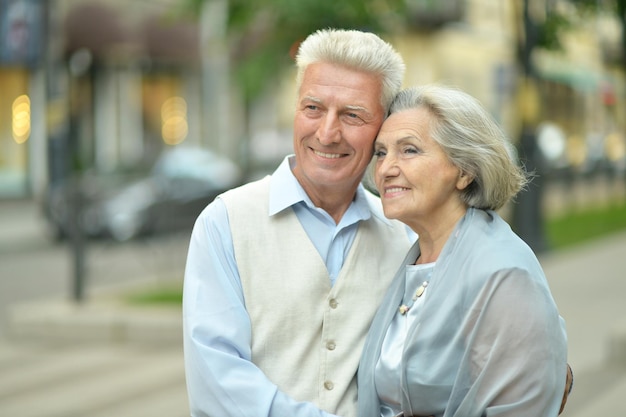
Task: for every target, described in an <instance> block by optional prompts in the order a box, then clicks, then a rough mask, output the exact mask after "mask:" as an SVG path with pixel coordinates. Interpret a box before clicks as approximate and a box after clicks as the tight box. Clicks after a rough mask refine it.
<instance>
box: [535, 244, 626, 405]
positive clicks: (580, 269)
mask: <svg viewBox="0 0 626 417" xmlns="http://www.w3.org/2000/svg"><path fill="white" fill-rule="evenodd" d="M540 260H541V263H542V265H543V267H544V270H545V272H546V276H547V277H548V280H549V282H550V288H551V290H552V293H553V295H554V298H555V300H556V302H557V305H558V307H559V311H560V313H561V315H562V316H563V317H564V318H565V321H566V324H567V333H568V347H569V363H570V364H571V365H572V367H573V368H574V373H575V385H574V391H573V392H572V396H571V397H570V400H569V401H568V404H567V407H566V410H565V412H564V413H563V416H564V417H583V416H588V415H607V416H625V415H626V402H625V401H624V399H623V397H624V393H626V303H625V302H624V294H626V232H617V233H616V234H614V235H611V236H608V237H605V238H601V239H599V240H596V241H592V242H589V243H587V244H583V245H580V246H577V247H574V248H571V249H567V250H564V251H562V252H557V253H552V254H547V255H545V256H543V257H541V258H540Z"/></svg>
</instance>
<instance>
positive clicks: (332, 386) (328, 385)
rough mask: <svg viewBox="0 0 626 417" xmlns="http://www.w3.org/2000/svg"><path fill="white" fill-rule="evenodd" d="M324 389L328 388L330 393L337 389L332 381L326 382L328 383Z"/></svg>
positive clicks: (325, 383)
mask: <svg viewBox="0 0 626 417" xmlns="http://www.w3.org/2000/svg"><path fill="white" fill-rule="evenodd" d="M324 388H326V389H327V390H328V391H330V390H332V389H333V388H335V384H333V382H332V381H326V382H324Z"/></svg>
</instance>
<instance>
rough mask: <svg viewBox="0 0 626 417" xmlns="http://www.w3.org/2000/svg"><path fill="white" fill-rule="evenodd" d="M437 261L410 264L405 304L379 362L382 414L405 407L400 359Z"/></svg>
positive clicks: (389, 414) (389, 415)
mask: <svg viewBox="0 0 626 417" xmlns="http://www.w3.org/2000/svg"><path fill="white" fill-rule="evenodd" d="M434 266H435V263H434V262H432V263H428V264H421V265H407V266H406V272H405V273H406V284H405V289H404V298H403V300H402V306H401V307H400V309H399V311H398V313H397V314H396V315H395V316H394V318H393V321H392V322H391V324H390V325H389V329H387V334H386V336H385V340H384V341H383V347H382V351H381V355H380V358H379V359H378V363H377V364H376V374H375V378H376V380H375V383H376V392H377V393H378V398H380V415H381V417H393V416H395V415H397V414H398V413H399V412H400V411H402V410H401V408H400V407H401V405H400V404H401V401H402V387H401V384H400V380H401V372H400V369H401V367H400V359H401V358H402V351H403V349H404V341H405V340H406V335H407V331H408V329H409V328H410V326H411V324H412V323H413V321H414V320H415V316H416V315H417V310H418V309H419V306H420V304H421V302H422V300H424V299H425V298H426V293H427V292H428V291H427V290H428V281H429V280H430V275H431V274H432V271H433V268H434Z"/></svg>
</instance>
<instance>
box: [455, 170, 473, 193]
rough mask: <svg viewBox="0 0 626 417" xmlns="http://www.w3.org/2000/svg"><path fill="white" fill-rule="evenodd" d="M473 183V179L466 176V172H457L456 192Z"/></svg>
mask: <svg viewBox="0 0 626 417" xmlns="http://www.w3.org/2000/svg"><path fill="white" fill-rule="evenodd" d="M472 181H474V177H472V176H471V175H469V174H467V173H466V172H463V171H459V177H458V178H457V180H456V188H457V190H464V189H465V188H467V186H468V185H470V184H471V183H472Z"/></svg>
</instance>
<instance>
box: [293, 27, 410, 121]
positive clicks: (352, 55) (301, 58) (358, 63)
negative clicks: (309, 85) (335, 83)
mask: <svg viewBox="0 0 626 417" xmlns="http://www.w3.org/2000/svg"><path fill="white" fill-rule="evenodd" d="M316 62H327V63H331V64H337V65H341V66H345V67H348V68H351V69H354V70H357V71H364V72H369V73H372V74H375V75H378V76H379V77H380V79H381V82H382V97H381V103H382V105H383V108H384V109H385V112H386V111H387V110H388V109H389V105H390V104H391V101H392V100H393V98H394V97H395V95H396V94H397V93H398V91H400V89H401V88H402V80H403V78H404V71H405V65H404V61H403V59H402V57H401V56H400V54H399V53H398V52H396V50H395V49H394V48H393V47H392V46H391V45H390V44H389V43H387V42H385V41H384V40H382V39H381V38H380V37H378V36H377V35H375V34H373V33H369V32H361V31H358V30H344V29H321V30H318V31H316V32H314V33H312V34H311V35H309V36H308V37H307V38H306V39H305V40H304V41H303V42H302V44H300V47H299V49H298V54H297V55H296V65H297V68H298V73H297V75H296V86H297V88H298V90H299V89H300V86H301V84H302V78H303V76H304V71H305V70H306V68H307V67H308V66H309V65H310V64H313V63H316Z"/></svg>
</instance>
